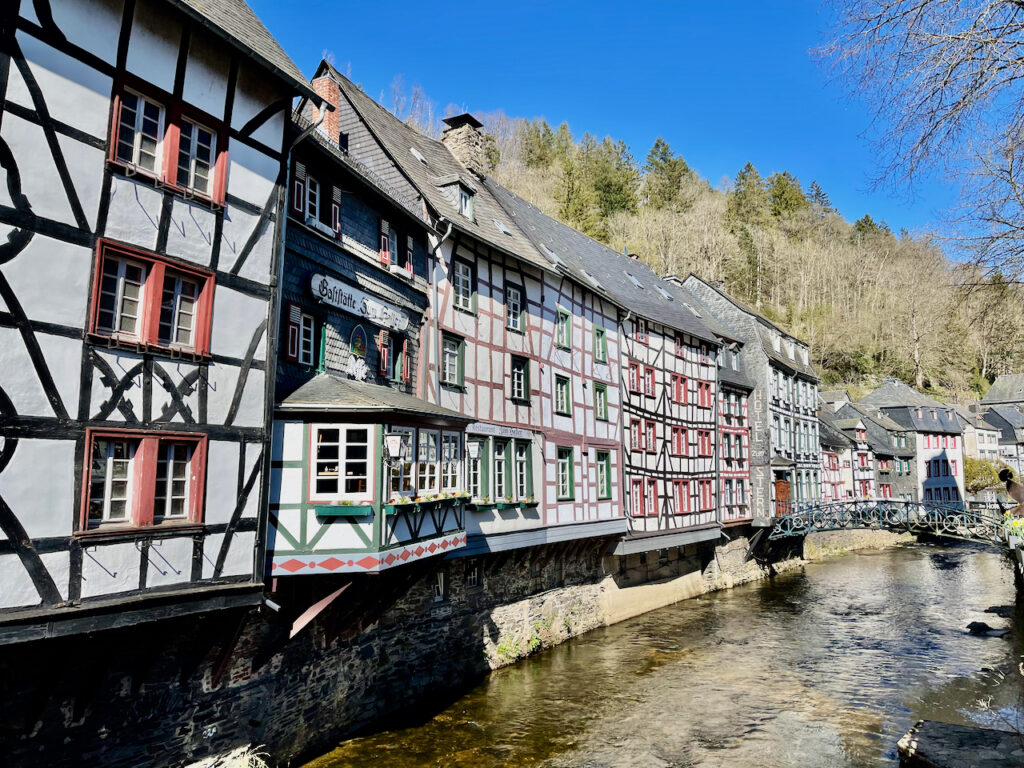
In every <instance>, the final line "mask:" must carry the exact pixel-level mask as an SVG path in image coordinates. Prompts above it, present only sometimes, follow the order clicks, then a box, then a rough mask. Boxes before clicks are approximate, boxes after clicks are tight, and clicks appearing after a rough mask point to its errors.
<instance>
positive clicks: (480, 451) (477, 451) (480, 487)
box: [466, 438, 487, 499]
mask: <svg viewBox="0 0 1024 768" xmlns="http://www.w3.org/2000/svg"><path fill="white" fill-rule="evenodd" d="M486 450H487V441H486V440H484V439H481V438H471V439H468V440H467V441H466V490H467V491H469V495H470V496H471V497H472V498H474V499H481V498H483V497H484V496H485V495H487V489H486V487H485V484H484V467H485V466H486V462H487V458H486Z"/></svg>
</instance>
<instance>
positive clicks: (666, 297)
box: [655, 285, 675, 301]
mask: <svg viewBox="0 0 1024 768" xmlns="http://www.w3.org/2000/svg"><path fill="white" fill-rule="evenodd" d="M655 287H656V288H657V289H658V293H660V294H661V295H662V296H663V297H664V298H665V299H668V300H669V301H675V298H674V297H673V296H672V294H671V293H669V292H668V291H666V290H665V289H664V288H662V287H661V286H660V285H658V286H655Z"/></svg>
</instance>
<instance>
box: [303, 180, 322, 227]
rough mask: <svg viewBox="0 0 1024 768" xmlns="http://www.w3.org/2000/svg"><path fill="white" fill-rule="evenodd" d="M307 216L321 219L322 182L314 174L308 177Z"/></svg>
mask: <svg viewBox="0 0 1024 768" xmlns="http://www.w3.org/2000/svg"><path fill="white" fill-rule="evenodd" d="M306 218H307V219H313V220H314V221H319V220H320V182H319V181H317V180H316V179H314V178H313V177H312V176H309V177H307V179H306Z"/></svg>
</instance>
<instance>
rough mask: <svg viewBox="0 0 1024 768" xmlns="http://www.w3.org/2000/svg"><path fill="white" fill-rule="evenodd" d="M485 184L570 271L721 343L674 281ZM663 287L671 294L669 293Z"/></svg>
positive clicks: (646, 312)
mask: <svg viewBox="0 0 1024 768" xmlns="http://www.w3.org/2000/svg"><path fill="white" fill-rule="evenodd" d="M483 184H484V186H485V187H486V188H487V189H489V190H490V191H491V193H492V194H493V195H494V197H495V199H497V200H498V202H499V204H500V205H501V206H502V208H503V209H504V210H505V211H506V213H507V214H508V217H510V218H511V219H512V220H514V221H515V223H516V225H517V226H518V227H519V228H520V229H521V230H522V231H524V232H525V233H526V234H527V235H528V236H529V237H530V238H531V240H533V242H534V243H536V244H537V248H538V249H539V250H541V251H543V249H544V248H545V247H547V248H550V249H551V250H552V251H553V252H554V253H555V255H557V256H558V258H559V259H560V260H561V261H563V262H564V263H565V265H566V267H567V268H568V270H569V271H570V272H571V273H572V274H574V275H575V276H577V278H579V279H580V280H579V281H580V282H581V284H583V285H584V286H587V285H590V286H591V287H593V286H595V285H596V286H599V287H600V288H601V289H603V291H604V292H605V293H606V294H607V295H608V296H609V297H610V298H611V299H612V301H614V302H615V303H616V304H618V305H620V306H622V307H624V308H625V309H628V310H630V311H632V312H633V313H634V314H637V315H640V316H642V317H645V318H648V319H650V320H652V321H654V322H656V323H661V324H662V325H666V326H668V327H669V328H673V329H674V330H677V331H683V332H685V333H688V334H690V335H691V336H695V337H697V338H699V339H703V340H705V341H710V342H712V343H714V344H717V343H718V339H717V337H716V335H715V334H714V332H712V330H711V329H710V328H709V327H708V326H707V325H706V324H705V323H704V322H703V321H702V320H701V319H699V318H698V317H697V314H696V313H695V312H694V311H693V310H691V309H689V308H687V307H686V305H685V304H684V303H683V302H682V301H680V300H679V298H677V297H676V296H675V294H674V293H673V292H672V291H671V288H672V286H671V285H670V284H669V283H667V282H666V281H664V280H662V279H661V278H659V277H658V276H657V275H655V274H654V271H653V270H652V269H651V268H650V267H648V266H647V265H646V264H644V263H643V262H641V261H638V260H636V259H631V258H629V257H628V256H625V255H624V254H621V253H619V252H618V251H616V250H614V249H612V248H609V247H608V246H606V245H603V244H602V243H599V242H597V241H596V240H594V239H592V238H590V237H588V236H587V235H584V234H583V233H582V232H578V231H576V230H575V229H573V228H572V227H570V226H568V225H566V224H563V223H562V222H560V221H556V220H555V219H553V218H551V217H550V216H548V215H547V214H545V213H544V212H542V211H541V210H540V209H539V208H537V207H536V206H535V205H532V204H530V203H528V202H526V201H525V200H523V199H522V198H521V197H519V196H518V195H516V194H515V193H513V192H511V191H509V190H507V189H505V188H504V187H503V186H501V185H500V184H498V183H497V182H495V181H494V180H493V179H490V178H485V179H484V180H483ZM627 273H628V274H627ZM588 275H589V276H590V277H588ZM629 275H633V276H634V277H635V278H636V279H637V280H638V281H639V282H640V284H641V285H642V286H643V288H638V287H637V286H636V285H634V284H633V282H632V281H631V280H630V279H629ZM591 278H593V279H591ZM658 288H661V290H663V291H665V293H666V294H668V297H671V298H668V297H666V296H665V295H663V294H662V293H661V292H660V291H659V290H658Z"/></svg>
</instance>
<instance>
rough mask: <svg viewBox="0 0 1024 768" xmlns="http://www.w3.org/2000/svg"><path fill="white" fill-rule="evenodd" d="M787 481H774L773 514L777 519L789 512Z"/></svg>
mask: <svg viewBox="0 0 1024 768" xmlns="http://www.w3.org/2000/svg"><path fill="white" fill-rule="evenodd" d="M790 498H791V497H790V495H789V481H787V480H776V481H775V514H776V515H778V516H779V517H782V516H783V515H788V514H789V512H790V504H789V501H790Z"/></svg>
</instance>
